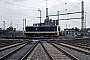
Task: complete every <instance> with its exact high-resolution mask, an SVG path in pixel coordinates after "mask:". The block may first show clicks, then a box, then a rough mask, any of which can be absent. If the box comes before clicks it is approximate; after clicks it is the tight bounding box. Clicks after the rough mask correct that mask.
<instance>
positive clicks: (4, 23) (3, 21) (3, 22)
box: [2, 21, 5, 30]
mask: <svg viewBox="0 0 90 60" xmlns="http://www.w3.org/2000/svg"><path fill="white" fill-rule="evenodd" d="M2 22H3V30H5V21H2Z"/></svg>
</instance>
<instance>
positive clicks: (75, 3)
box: [0, 0, 90, 30]
mask: <svg viewBox="0 0 90 60" xmlns="http://www.w3.org/2000/svg"><path fill="white" fill-rule="evenodd" d="M83 1H84V5H85V6H84V8H85V11H86V12H87V15H86V16H87V18H86V20H87V21H86V26H87V28H88V27H90V17H89V16H90V3H89V2H90V0H83ZM81 2H82V0H48V8H49V15H51V14H57V11H60V13H67V12H80V11H81ZM65 3H67V4H65ZM45 7H46V2H45V0H0V28H3V22H2V21H5V23H6V24H5V27H6V28H7V27H9V26H10V24H11V21H12V26H13V27H14V28H17V29H18V30H23V19H25V18H26V19H27V25H33V23H39V18H37V17H39V12H38V8H39V9H40V10H41V11H42V12H41V13H42V22H44V19H45ZM65 9H67V10H66V11H65ZM73 17H78V18H80V17H81V14H74V15H65V16H60V19H63V18H73ZM50 19H53V20H54V19H57V17H50ZM59 25H60V27H61V29H64V28H66V25H67V27H68V28H73V27H78V28H81V20H80V19H78V20H69V21H68V20H64V21H60V23H59Z"/></svg>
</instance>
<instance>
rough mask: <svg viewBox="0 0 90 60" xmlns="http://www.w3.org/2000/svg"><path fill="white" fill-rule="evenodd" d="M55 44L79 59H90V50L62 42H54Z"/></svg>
mask: <svg viewBox="0 0 90 60" xmlns="http://www.w3.org/2000/svg"><path fill="white" fill-rule="evenodd" d="M52 44H53V45H55V46H57V47H58V48H60V49H62V50H65V51H66V52H68V53H70V54H72V55H73V56H75V57H76V58H78V59H79V60H90V51H86V50H83V49H81V48H76V47H72V46H69V45H66V44H62V43H58V42H57V43H52Z"/></svg>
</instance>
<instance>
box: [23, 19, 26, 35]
mask: <svg viewBox="0 0 90 60" xmlns="http://www.w3.org/2000/svg"><path fill="white" fill-rule="evenodd" d="M24 21H25V22H24ZM25 27H26V19H23V35H24V30H25Z"/></svg>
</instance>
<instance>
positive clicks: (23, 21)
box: [23, 19, 24, 35]
mask: <svg viewBox="0 0 90 60" xmlns="http://www.w3.org/2000/svg"><path fill="white" fill-rule="evenodd" d="M23 35H24V19H23Z"/></svg>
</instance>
